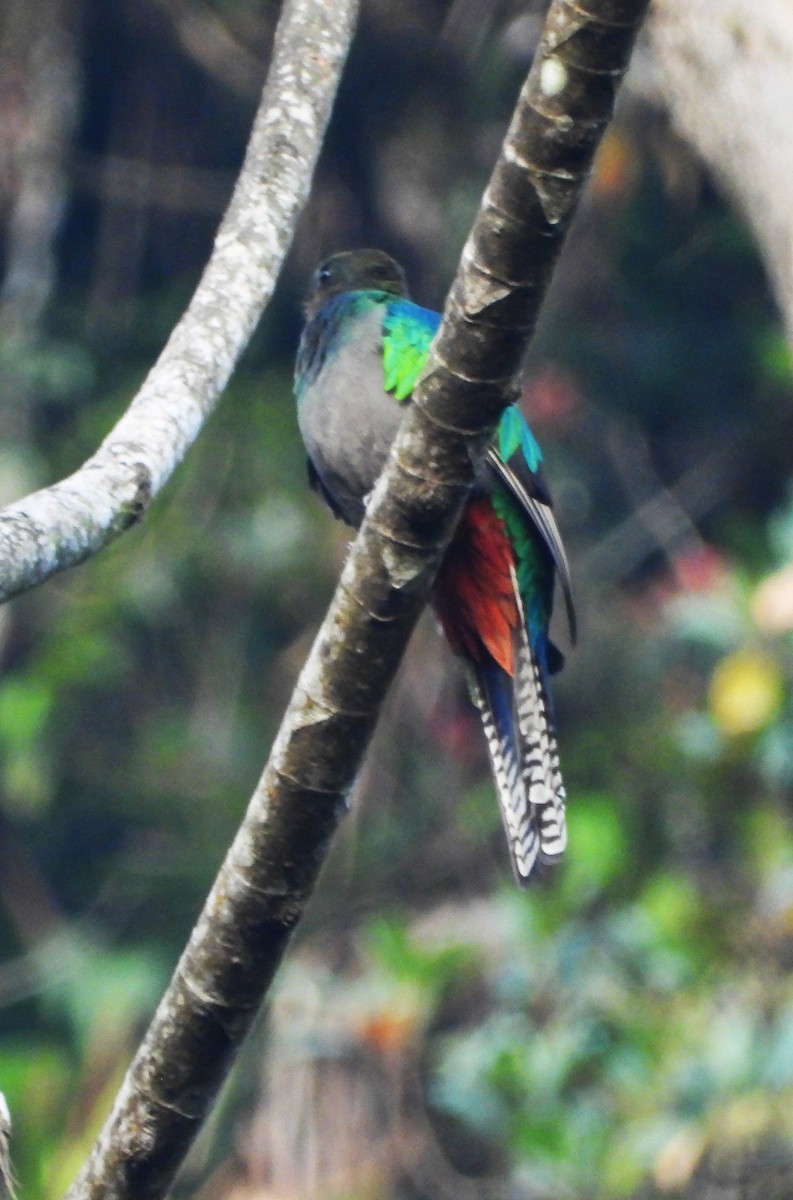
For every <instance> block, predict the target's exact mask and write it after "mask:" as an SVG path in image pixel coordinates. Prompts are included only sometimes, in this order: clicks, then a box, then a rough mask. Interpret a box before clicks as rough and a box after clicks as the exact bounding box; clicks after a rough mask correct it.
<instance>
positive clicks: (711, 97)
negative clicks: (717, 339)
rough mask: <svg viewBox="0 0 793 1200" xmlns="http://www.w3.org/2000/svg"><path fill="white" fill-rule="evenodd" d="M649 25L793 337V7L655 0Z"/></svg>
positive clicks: (781, 1) (687, 120)
mask: <svg viewBox="0 0 793 1200" xmlns="http://www.w3.org/2000/svg"><path fill="white" fill-rule="evenodd" d="M648 32H649V34H650V41H651V44H652V47H653V49H654V51H655V54H656V56H657V58H658V62H659V65H660V68H661V69H660V71H659V73H658V82H659V84H660V87H661V91H662V94H663V98H664V101H665V102H666V104H667V106H668V107H669V110H670V112H671V114H672V117H673V119H674V122H675V124H676V125H677V127H678V128H679V130H680V132H681V133H682V134H683V136H684V137H685V138H687V139H688V140H689V141H690V142H691V144H692V145H693V146H694V147H695V149H696V150H697V151H698V153H699V154H700V155H701V156H702V158H703V159H704V160H705V162H706V163H707V164H708V166H709V167H710V168H711V169H712V170H713V171H714V172H715V174H716V177H717V179H718V180H719V182H720V183H721V184H722V186H723V188H724V190H725V192H726V193H727V195H728V196H729V197H730V198H731V199H732V200H733V201H734V202H735V203H737V205H738V207H739V208H740V210H741V212H742V213H743V215H744V217H745V218H746V220H747V222H748V224H749V225H750V227H751V229H752V232H753V233H754V236H755V238H756V240H757V244H758V247H759V249H760V253H761V254H762V256H763V261H764V263H765V268H766V271H767V272H768V278H769V281H770V283H771V286H772V287H773V289H774V292H775V295H776V300H777V303H778V305H779V309H780V312H781V314H782V318H783V320H784V323H785V329H786V332H787V336H788V341H789V342H790V343H791V344H793V254H792V253H791V245H793V210H792V209H791V205H790V195H791V190H792V189H793V154H791V151H790V117H789V114H790V111H791V107H793V69H792V68H793V9H792V8H791V6H790V4H789V3H788V0H765V2H764V3H763V4H754V3H753V2H752V0H730V3H729V4H727V3H723V2H722V3H718V2H714V0H657V2H656V3H655V4H654V5H653V16H652V20H651V21H650V22H649V23H648Z"/></svg>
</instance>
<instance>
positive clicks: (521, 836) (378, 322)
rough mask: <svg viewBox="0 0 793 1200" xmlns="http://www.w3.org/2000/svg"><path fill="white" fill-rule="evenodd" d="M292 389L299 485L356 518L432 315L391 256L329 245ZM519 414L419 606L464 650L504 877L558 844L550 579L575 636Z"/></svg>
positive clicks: (554, 538) (560, 803) (548, 515)
mask: <svg viewBox="0 0 793 1200" xmlns="http://www.w3.org/2000/svg"><path fill="white" fill-rule="evenodd" d="M305 314H306V325H305V328H304V330H303V335H302V338H301V341H300V348H299V351H298V356H297V366H296V372H295V391H296V395H297V413H298V423H299V425H300V431H301V433H302V436H303V441H304V442H305V446H306V450H307V451H308V470H309V478H310V482H311V484H312V486H313V487H314V488H315V489H316V490H317V491H318V492H319V493H320V494H321V496H322V497H323V498H324V499H325V501H326V502H327V504H328V505H329V506H330V508H331V509H332V511H333V512H334V513H335V514H336V515H337V516H338V517H341V518H342V519H343V520H344V521H346V522H347V523H348V524H350V525H352V526H355V527H357V526H358V525H359V524H360V522H361V520H362V518H363V515H364V510H365V507H366V500H367V497H368V495H369V493H370V492H371V490H372V488H373V486H374V484H375V481H376V479H377V477H378V475H379V474H380V472H381V471H382V468H383V466H384V464H385V460H386V456H387V454H388V450H389V448H390V445H391V442H392V441H393V439H394V436H395V434H396V432H397V429H398V427H399V424H400V422H401V419H402V417H403V415H404V406H405V405H406V404H407V403H408V402H409V401H410V397H411V393H412V390H413V388H414V386H415V384H416V383H417V381H418V378H419V376H420V374H421V371H422V368H423V366H424V362H425V359H426V357H427V352H428V350H429V346H430V342H431V341H432V338H433V336H434V334H435V331H436V329H437V328H438V325H439V323H440V316H439V314H438V313H435V312H431V311H430V310H429V309H426V308H420V307H419V306H418V305H417V304H414V303H413V302H412V301H411V300H410V299H409V298H408V289H407V283H406V280H405V275H404V272H403V271H402V268H401V267H400V266H399V265H398V263H396V262H395V261H394V260H393V259H392V258H390V257H389V256H388V255H386V254H383V253H382V252H381V251H378V250H355V251H351V252H347V253H343V254H336V255H334V256H333V257H332V258H329V259H328V260H327V261H326V262H324V263H322V264H321V265H320V266H319V267H318V268H317V270H316V272H315V274H314V277H313V281H312V288H311V291H310V293H309V296H308V298H307V301H306V305H305ZM540 463H541V454H540V449H539V447H538V445H537V443H536V441H535V440H534V437H533V435H532V433H531V431H530V430H529V427H528V425H527V424H526V422H525V421H524V419H523V417H522V416H521V414H520V412H519V411H518V409H517V408H515V407H514V406H510V407H509V408H507V409H506V411H505V412H504V414H503V416H502V418H501V421H500V423H499V425H498V429H497V431H496V434H495V437H494V439H493V441H492V443H491V444H490V446H489V448H488V450H487V454H486V458H485V461H484V463H483V464H482V466H481V468H480V469H479V472H478V478H477V482H476V484H475V486H474V489H473V491H472V494H471V498H470V499H469V500H468V502H467V504H466V507H465V509H464V511H463V515H462V518H461V520H460V523H459V526H458V528H457V531H456V533H455V535H454V537H453V539H452V541H451V544H450V545H449V548H448V550H447V552H446V554H445V557H444V559H443V562H442V564H441V567H440V570H439V573H438V576H437V579H436V582H435V585H434V590H433V598H432V603H433V608H434V610H435V613H436V616H437V617H438V619H439V621H440V624H441V627H442V628H443V631H444V633H445V634H446V637H447V639H448V641H449V642H450V644H451V646H452V649H453V650H455V651H456V652H457V653H458V654H459V655H460V656H461V657H462V659H463V660H464V662H465V665H466V667H467V675H468V682H469V688H470V693H471V697H472V699H473V702H474V704H475V705H476V707H477V708H478V709H479V712H480V714H481V718H482V723H483V725H484V732H485V737H486V739H487V745H488V749H489V752H490V759H491V763H492V767H493V774H494V776H495V783H496V788H497V791H498V798H499V802H500V806H501V814H502V818H503V822H504V828H505V830H506V834H507V840H508V842H509V849H510V853H511V856H512V865H513V868H514V871H515V877H516V879H517V881H518V883H519V884H521V885H523V884H525V883H526V881H527V880H528V878H529V875H530V874H531V870H532V867H533V866H534V864H535V862H536V860H537V858H538V857H539V858H540V860H541V861H545V862H549V861H554V860H556V859H558V858H559V857H560V855H561V854H562V852H563V851H564V848H565V844H566V841H567V834H566V828H565V789H564V785H563V783H562V777H561V774H560V770H559V756H558V751H557V745H556V733H555V730H554V724H553V714H552V709H551V700H550V695H549V677H550V675H551V674H552V673H553V672H554V671H555V670H557V669H558V668H559V667H560V666H561V663H562V656H561V654H560V653H559V651H558V650H557V649H556V647H555V646H554V645H553V643H552V642H551V640H550V636H549V623H550V618H551V608H552V604H553V591H554V580H555V578H556V577H557V576H558V578H559V580H560V581H561V585H562V589H563V593H564V597H565V601H566V605H567V614H568V620H569V624H570V632H571V637H572V638H573V639H574V637H575V615H574V610H573V603H572V595H571V586H570V572H569V568H568V565H567V559H566V556H565V552H564V549H563V547H562V543H561V539H560V537H559V531H558V529H557V526H556V521H555V519H554V516H553V512H552V509H551V501H550V497H549V494H548V491H547V488H546V486H545V483H544V481H543V477H542V473H541V467H540Z"/></svg>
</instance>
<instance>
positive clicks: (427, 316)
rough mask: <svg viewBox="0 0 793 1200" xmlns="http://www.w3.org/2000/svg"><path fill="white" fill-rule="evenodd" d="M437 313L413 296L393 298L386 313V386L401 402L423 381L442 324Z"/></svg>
mask: <svg viewBox="0 0 793 1200" xmlns="http://www.w3.org/2000/svg"><path fill="white" fill-rule="evenodd" d="M438 324H439V317H438V314H437V313H434V312H431V311H430V310H429V309H428V308H419V306H418V305H417V304H412V303H411V302H410V301H409V300H392V301H391V302H390V303H389V304H388V306H387V307H386V311H385V316H384V317H383V375H384V379H385V390H386V391H387V392H391V393H393V395H394V396H395V397H396V398H397V400H398V401H399V402H400V404H401V403H402V402H403V401H404V400H407V399H408V397H409V396H410V394H411V392H412V391H413V389H414V387H415V386H416V384H417V383H418V381H419V377H420V375H421V372H422V371H423V370H424V363H425V362H426V360H427V351H428V350H429V348H430V343H431V342H432V339H433V337H434V336H435V330H436V329H437V328H438Z"/></svg>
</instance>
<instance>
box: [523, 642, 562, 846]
mask: <svg viewBox="0 0 793 1200" xmlns="http://www.w3.org/2000/svg"><path fill="white" fill-rule="evenodd" d="M515 664H516V665H515V710H516V717H517V725H518V743H519V746H520V756H521V772H522V777H523V785H524V789H525V792H526V798H527V801H528V804H529V807H530V808H531V810H532V812H533V813H534V814H535V816H536V821H537V827H538V832H539V839H540V848H539V857H540V859H541V860H542V861H543V862H554V861H556V860H557V859H559V858H560V857H561V856H562V854H563V853H564V851H565V847H566V846H567V822H566V819H565V807H566V799H567V796H566V793H565V788H564V783H563V782H562V773H561V770H560V768H559V749H558V746H557V743H556V731H555V729H554V723H553V714H552V711H551V702H550V698H549V695H548V688H547V686H546V683H545V671H544V669H543V666H542V663H541V662H540V658H539V655H538V654H537V653H536V652H535V651H534V650H533V649H532V648H531V646H530V644H529V635H528V633H527V632H526V629H525V628H524V627H521V628H520V629H519V630H518V633H517V645H516V647H515Z"/></svg>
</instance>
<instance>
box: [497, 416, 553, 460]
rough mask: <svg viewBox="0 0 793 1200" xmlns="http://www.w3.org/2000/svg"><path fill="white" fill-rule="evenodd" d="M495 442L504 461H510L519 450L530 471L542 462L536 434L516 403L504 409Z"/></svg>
mask: <svg viewBox="0 0 793 1200" xmlns="http://www.w3.org/2000/svg"><path fill="white" fill-rule="evenodd" d="M495 442H496V447H497V449H498V456H499V458H500V459H501V461H502V462H505V463H508V462H509V460H510V459H511V458H512V456H513V454H515V453H516V452H517V451H518V450H519V451H520V452H521V453H522V454H523V457H524V458H525V460H526V464H527V466H528V468H529V470H530V471H536V470H537V468H538V467H539V465H540V463H541V462H542V453H541V451H540V447H539V446H538V445H537V441H536V439H535V437H534V434H533V433H532V431H531V430H530V429H529V427H528V425H527V424H526V422H525V421H524V419H523V417H522V415H521V413H520V411H519V410H518V409H517V408H516V407H515V405H514V404H510V406H509V408H506V409H505V410H504V412H503V415H502V417H501V420H500V421H499V423H498V429H497V430H496V437H495Z"/></svg>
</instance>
